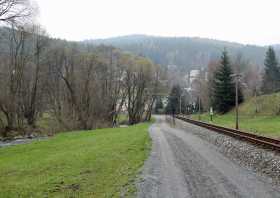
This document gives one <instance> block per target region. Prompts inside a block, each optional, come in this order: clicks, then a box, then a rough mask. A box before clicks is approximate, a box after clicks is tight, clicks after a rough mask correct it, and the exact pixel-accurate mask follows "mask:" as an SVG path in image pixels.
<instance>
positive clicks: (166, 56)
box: [85, 35, 279, 69]
mask: <svg viewBox="0 0 280 198" xmlns="http://www.w3.org/2000/svg"><path fill="white" fill-rule="evenodd" d="M85 42H90V43H94V44H96V45H98V44H105V45H113V46H115V47H118V48H121V49H123V50H126V51H130V52H133V53H135V54H138V55H144V56H147V57H149V58H150V59H152V60H153V61H154V62H156V63H158V64H161V65H177V66H179V67H181V68H184V69H192V68H200V67H205V66H206V65H207V64H208V62H209V60H211V59H216V58H218V57H219V56H220V53H221V50H223V48H224V47H226V48H227V49H228V51H229V52H230V54H231V55H232V56H236V55H237V54H240V53H241V54H242V55H243V56H244V58H245V59H247V60H249V61H251V62H252V63H255V64H258V65H262V64H263V59H264V55H265V51H266V48H265V47H260V46H253V45H243V44H239V43H232V42H227V41H220V40H213V39H205V38H196V37H193V38H192V37H156V36H146V35H130V36H122V37H115V38H108V39H98V40H88V41H85ZM277 53H278V54H279V51H278V52H277Z"/></svg>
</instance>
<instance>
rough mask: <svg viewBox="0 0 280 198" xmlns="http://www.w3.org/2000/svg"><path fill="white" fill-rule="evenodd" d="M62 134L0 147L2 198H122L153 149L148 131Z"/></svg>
mask: <svg viewBox="0 0 280 198" xmlns="http://www.w3.org/2000/svg"><path fill="white" fill-rule="evenodd" d="M149 125H150V123H143V124H139V125H135V126H131V127H128V128H114V129H100V130H95V131H88V132H70V133H61V134H59V135H56V136H55V137H53V138H51V139H49V140H46V141H38V142H34V143H31V144H26V145H18V146H12V147H7V148H2V149H0V197H1V198H2V197H3V198H17V197H120V196H121V195H124V194H126V195H127V196H131V195H133V193H134V192H135V186H134V183H133V182H134V179H135V177H136V175H137V173H138V171H139V168H140V167H141V166H142V165H143V162H144V160H145V159H146V158H147V156H148V153H149V148H150V139H149V135H148V132H147V131H148V127H149Z"/></svg>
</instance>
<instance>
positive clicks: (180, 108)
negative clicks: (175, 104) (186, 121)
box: [179, 95, 182, 115]
mask: <svg viewBox="0 0 280 198" xmlns="http://www.w3.org/2000/svg"><path fill="white" fill-rule="evenodd" d="M179 102H180V104H179V105H180V107H179V114H180V115H181V114H182V95H180V101H179Z"/></svg>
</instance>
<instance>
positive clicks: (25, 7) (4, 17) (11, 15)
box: [0, 0, 34, 23]
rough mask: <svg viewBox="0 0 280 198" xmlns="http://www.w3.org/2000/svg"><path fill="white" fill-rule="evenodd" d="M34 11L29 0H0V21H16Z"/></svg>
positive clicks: (23, 18) (28, 16) (25, 17)
mask: <svg viewBox="0 0 280 198" xmlns="http://www.w3.org/2000/svg"><path fill="white" fill-rule="evenodd" d="M33 13H34V9H33V8H32V6H31V4H30V2H29V0H0V21H2V22H6V23H18V22H19V21H22V20H26V19H28V18H30V17H31V16H32V15H33Z"/></svg>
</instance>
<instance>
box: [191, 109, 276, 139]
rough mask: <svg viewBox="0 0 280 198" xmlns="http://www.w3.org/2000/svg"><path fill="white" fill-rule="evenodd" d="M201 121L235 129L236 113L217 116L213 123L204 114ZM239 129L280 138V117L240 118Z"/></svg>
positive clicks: (207, 115) (195, 116) (196, 116)
mask: <svg viewBox="0 0 280 198" xmlns="http://www.w3.org/2000/svg"><path fill="white" fill-rule="evenodd" d="M192 118H194V119H198V115H193V116H192ZM201 121H204V122H209V123H213V124H217V125H220V126H224V127H229V128H235V115H234V113H228V114H225V115H215V116H214V117H213V121H212V122H211V121H210V116H209V114H202V115H201ZM239 128H240V129H241V130H244V131H248V132H252V133H255V134H259V135H263V136H267V137H273V138H280V116H240V118H239Z"/></svg>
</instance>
